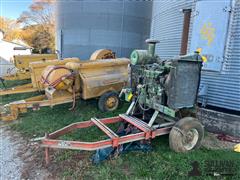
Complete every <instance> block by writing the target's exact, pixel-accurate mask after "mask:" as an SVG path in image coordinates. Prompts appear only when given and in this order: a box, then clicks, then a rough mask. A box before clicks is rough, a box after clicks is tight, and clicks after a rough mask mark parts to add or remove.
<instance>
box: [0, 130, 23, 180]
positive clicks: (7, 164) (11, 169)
mask: <svg viewBox="0 0 240 180" xmlns="http://www.w3.org/2000/svg"><path fill="white" fill-rule="evenodd" d="M10 135H11V134H10V131H9V130H8V129H7V127H1V128H0V169H1V175H0V178H1V180H4V179H21V170H22V168H23V165H24V163H23V161H22V160H21V159H20V158H19V157H18V149H19V148H20V146H21V144H20V143H18V142H20V140H19V141H13V139H12V138H11V136H10Z"/></svg>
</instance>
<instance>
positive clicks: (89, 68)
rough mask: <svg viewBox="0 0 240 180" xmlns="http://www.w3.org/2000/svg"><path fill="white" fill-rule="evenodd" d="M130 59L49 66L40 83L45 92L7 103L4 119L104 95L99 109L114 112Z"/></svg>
mask: <svg viewBox="0 0 240 180" xmlns="http://www.w3.org/2000/svg"><path fill="white" fill-rule="evenodd" d="M129 62H130V60H129V59H127V58H117V59H103V60H97V61H85V62H68V63H67V64H65V65H58V66H56V65H50V66H47V67H46V68H45V69H44V71H43V72H42V74H41V76H40V77H41V78H40V80H39V83H40V84H39V86H40V87H41V88H43V87H44V88H45V95H40V96H35V97H32V98H28V99H25V100H21V101H15V102H12V103H9V104H7V105H5V106H4V107H2V108H1V112H0V119H1V120H3V121H10V120H15V119H17V117H18V115H19V113H24V112H27V109H28V108H32V109H34V110H38V109H40V107H43V106H51V107H52V106H54V105H58V104H64V103H69V102H73V107H72V108H74V106H75V102H76V99H78V98H82V99H84V100H87V99H91V98H97V97H100V98H99V101H98V107H99V109H100V110H101V111H113V110H115V109H116V108H117V107H118V105H119V98H118V92H119V91H120V90H121V89H122V88H123V87H124V86H126V84H127V83H128V64H129ZM36 84H38V83H36Z"/></svg>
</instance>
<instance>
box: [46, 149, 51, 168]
mask: <svg viewBox="0 0 240 180" xmlns="http://www.w3.org/2000/svg"><path fill="white" fill-rule="evenodd" d="M45 161H46V165H48V164H49V162H50V158H49V148H48V147H46V148H45Z"/></svg>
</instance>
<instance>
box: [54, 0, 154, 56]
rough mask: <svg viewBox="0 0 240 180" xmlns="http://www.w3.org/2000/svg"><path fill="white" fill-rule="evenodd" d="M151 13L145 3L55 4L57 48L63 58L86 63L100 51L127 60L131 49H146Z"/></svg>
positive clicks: (79, 2) (66, 1)
mask: <svg viewBox="0 0 240 180" xmlns="http://www.w3.org/2000/svg"><path fill="white" fill-rule="evenodd" d="M151 11H152V2H148V1H146V2H138V1H126V0H125V1H118V0H113V1H100V0H97V1H89V0H88V1H86V0H85V1H84V0H81V1H80V0H78V1H76V0H75V1H68V0H65V1H57V32H60V31H61V32H62V38H63V39H62V41H61V42H62V47H57V48H58V49H60V48H61V49H62V56H63V57H72V56H75V57H79V58H80V59H88V58H89V56H90V55H91V53H92V52H93V51H95V50H97V49H102V48H108V49H112V50H113V51H115V52H116V53H117V56H118V57H122V56H125V57H129V55H130V53H131V52H132V50H133V49H135V48H145V42H144V41H145V39H146V38H148V37H149V34H150V26H151ZM58 34H59V33H58ZM58 36H60V35H58ZM58 44H59V43H58Z"/></svg>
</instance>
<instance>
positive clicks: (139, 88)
mask: <svg viewBox="0 0 240 180" xmlns="http://www.w3.org/2000/svg"><path fill="white" fill-rule="evenodd" d="M146 42H147V43H148V46H149V47H148V50H134V51H133V52H132V54H131V64H132V65H131V68H132V74H131V76H132V77H131V80H132V82H131V86H132V87H131V91H132V92H133V95H134V97H135V101H137V102H138V104H139V107H140V108H141V110H143V111H147V110H149V109H154V110H157V111H159V112H162V113H164V114H167V115H169V116H172V117H175V112H176V111H178V110H179V109H182V108H189V107H193V106H194V104H195V100H196V95H197V91H198V86H199V80H200V71H201V64H202V59H201V56H200V55H199V53H198V52H195V53H193V54H188V55H185V56H177V57H175V58H173V59H168V60H161V59H160V58H159V57H158V56H156V55H155V53H154V52H155V45H156V43H158V41H156V40H147V41H146Z"/></svg>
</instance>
